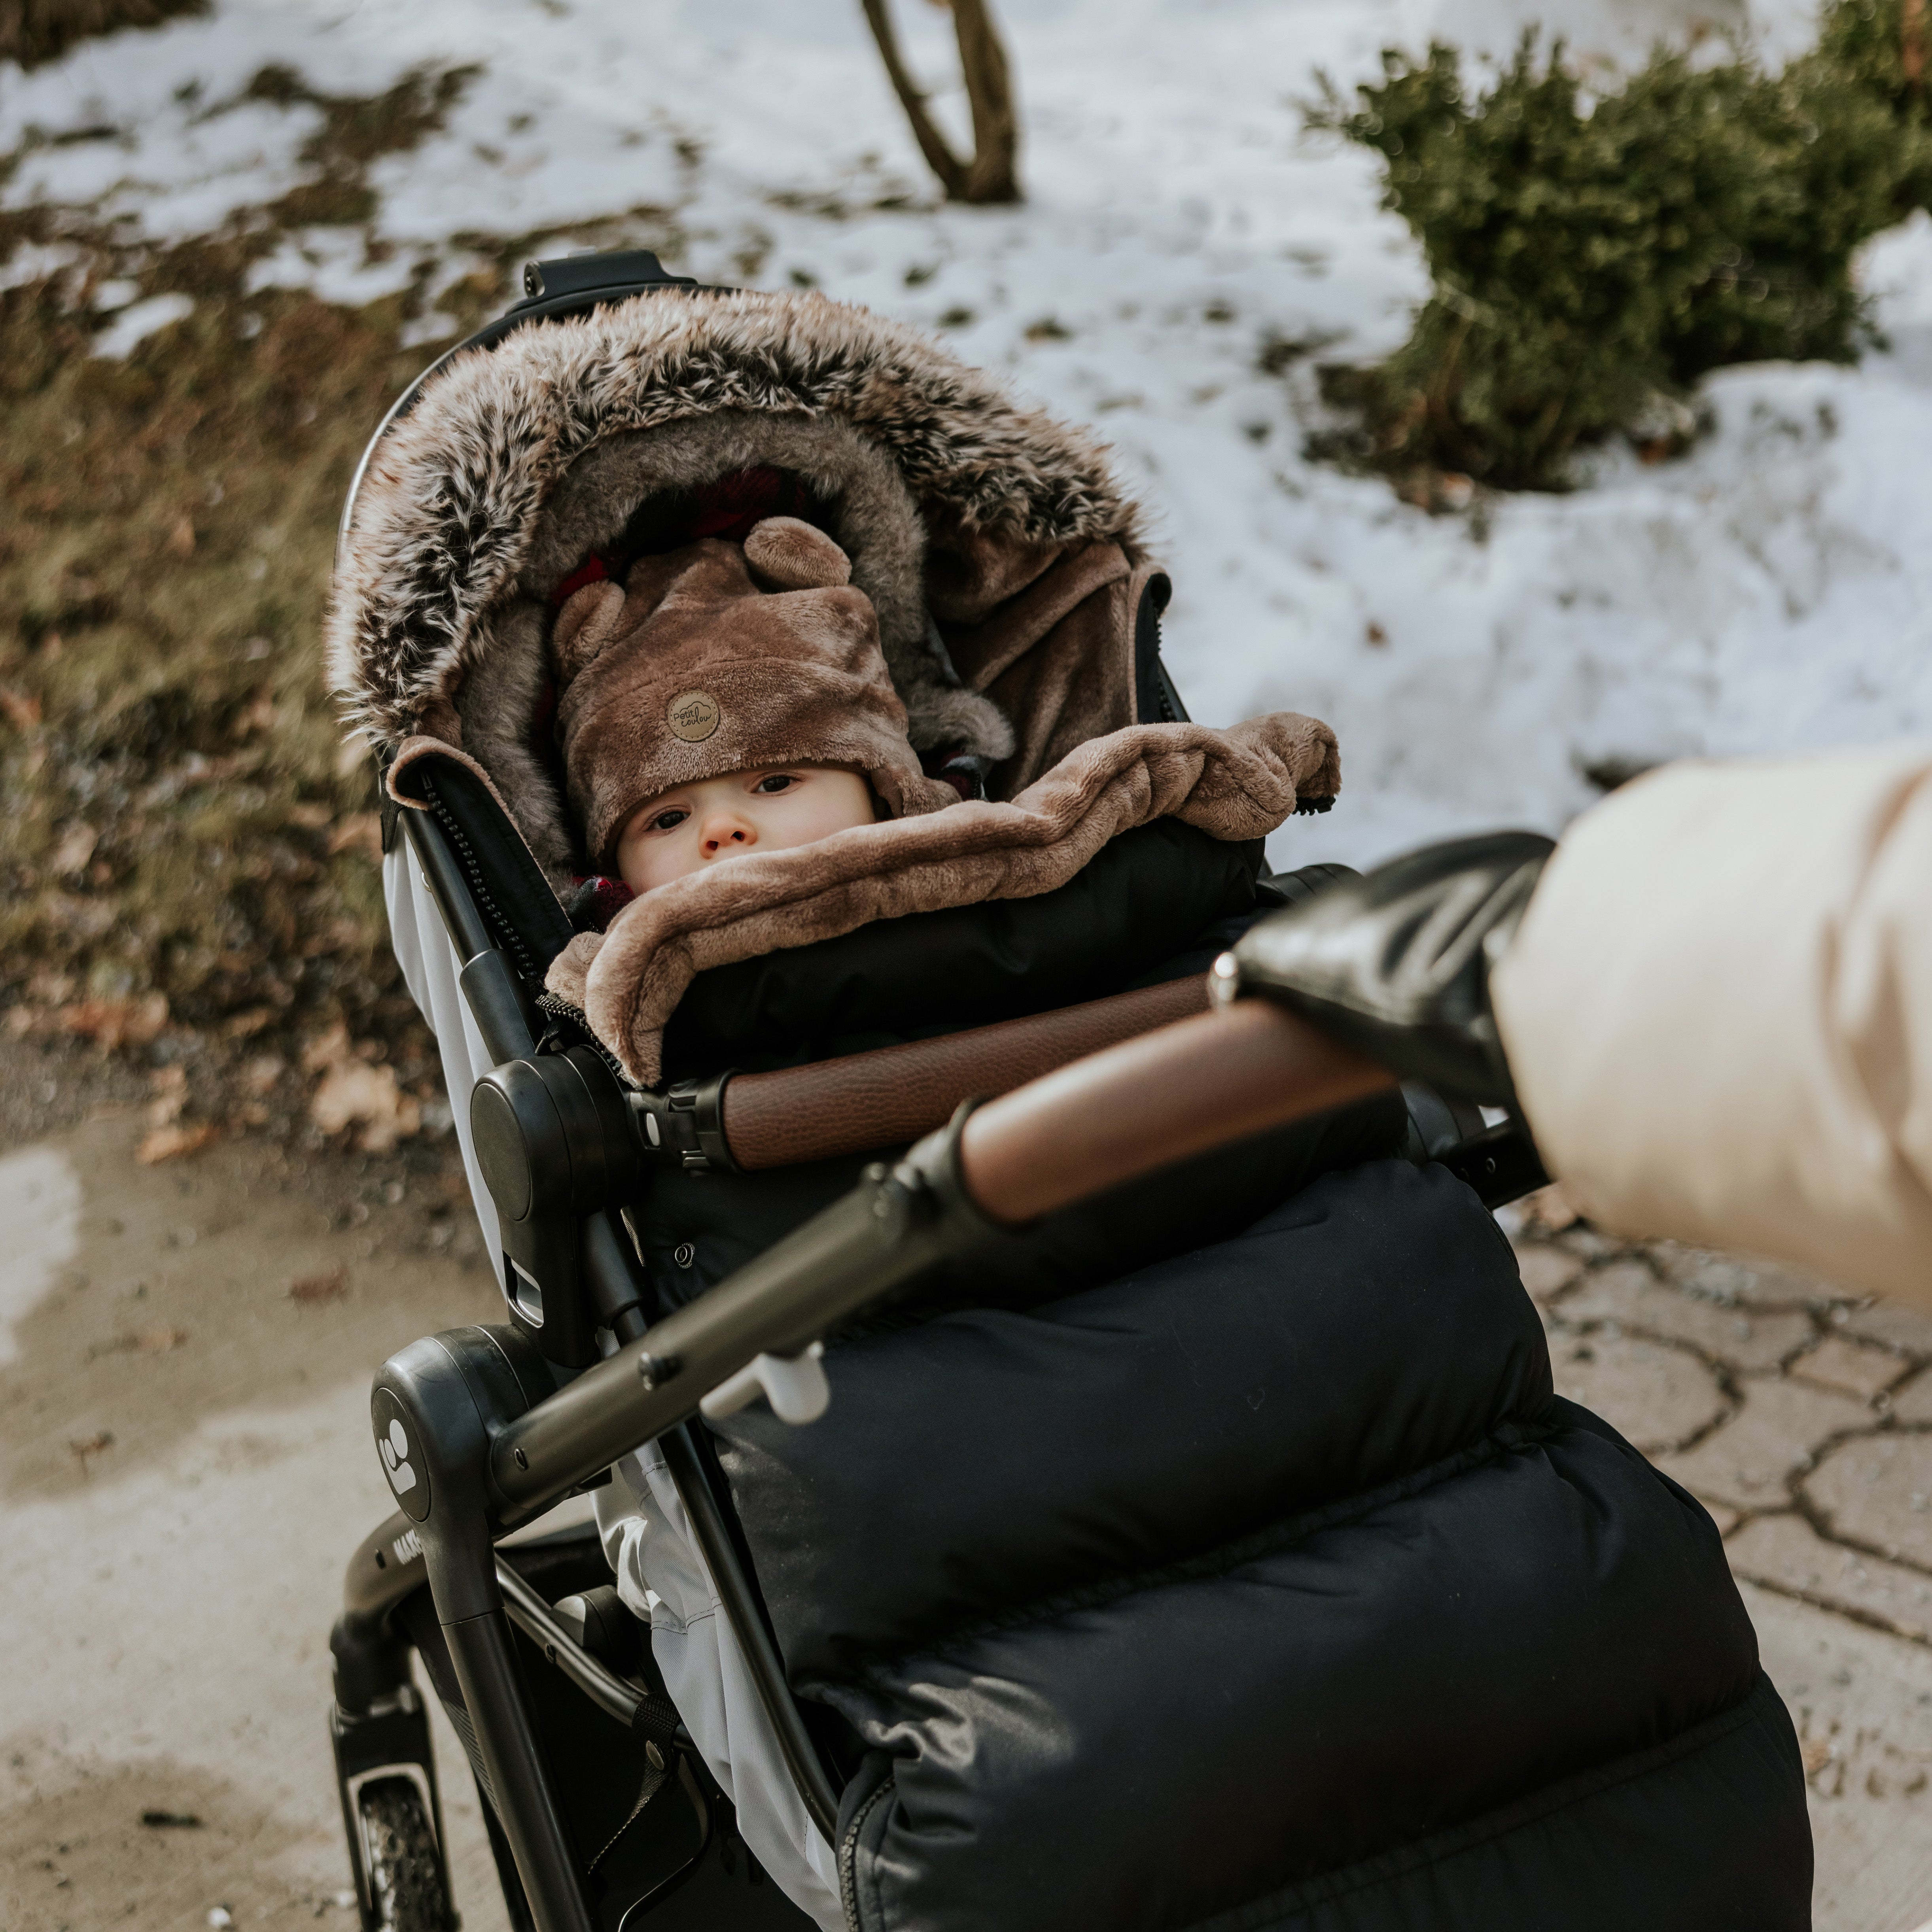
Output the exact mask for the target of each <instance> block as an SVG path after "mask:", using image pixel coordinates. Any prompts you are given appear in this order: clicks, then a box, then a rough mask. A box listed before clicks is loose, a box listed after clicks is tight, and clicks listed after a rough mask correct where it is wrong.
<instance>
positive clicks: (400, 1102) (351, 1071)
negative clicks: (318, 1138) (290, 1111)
mask: <svg viewBox="0 0 1932 1932" xmlns="http://www.w3.org/2000/svg"><path fill="white" fill-rule="evenodd" d="M381 1050H382V1049H380V1047H379V1046H377V1044H376V1043H375V1042H374V1041H373V1040H363V1041H361V1042H359V1043H356V1045H354V1046H352V1045H351V1044H350V1039H349V1029H348V1028H347V1027H346V1026H344V1025H343V1024H342V1023H341V1021H339V1020H338V1022H336V1024H335V1025H334V1026H332V1027H331V1028H329V1031H327V1032H326V1033H325V1034H321V1035H320V1037H317V1039H315V1040H312V1041H311V1042H310V1043H309V1046H308V1050H307V1051H306V1052H305V1053H304V1054H303V1055H302V1070H303V1071H304V1072H305V1073H320V1075H321V1076H322V1079H321V1080H320V1082H319V1083H318V1084H317V1087H316V1090H315V1092H314V1094H313V1095H312V1096H311V1097H310V1100H309V1103H308V1113H309V1118H310V1119H311V1120H312V1121H314V1123H315V1124H316V1125H317V1127H320V1129H321V1130H322V1131H323V1133H326V1134H328V1135H330V1136H335V1135H337V1134H341V1133H348V1132H350V1130H352V1129H353V1130H354V1132H353V1139H354V1143H355V1145H356V1147H358V1148H360V1149H361V1150H362V1152H363V1153H365V1154H388V1153H389V1152H390V1151H392V1149H393V1148H395V1145H396V1143H397V1142H398V1141H399V1140H407V1139H410V1137H411V1136H413V1135H415V1134H416V1133H419V1132H421V1130H422V1106H421V1104H420V1103H419V1102H418V1101H417V1100H416V1098H415V1097H414V1096H413V1095H412V1094H405V1093H404V1091H403V1090H402V1089H401V1087H400V1086H398V1085H397V1082H396V1073H395V1068H394V1067H386V1066H383V1065H382V1064H380V1062H378V1061H377V1060H376V1059H375V1058H374V1055H377V1053H380V1052H381Z"/></svg>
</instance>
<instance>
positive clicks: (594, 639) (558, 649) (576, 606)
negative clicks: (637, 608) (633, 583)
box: [550, 577, 624, 678]
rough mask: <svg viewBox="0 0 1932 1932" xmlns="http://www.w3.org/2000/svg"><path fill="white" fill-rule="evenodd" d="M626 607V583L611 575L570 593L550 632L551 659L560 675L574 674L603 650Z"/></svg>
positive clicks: (566, 676)
mask: <svg viewBox="0 0 1932 1932" xmlns="http://www.w3.org/2000/svg"><path fill="white" fill-rule="evenodd" d="M623 610H624V586H622V584H621V583H612V582H611V581H610V579H609V578H608V577H605V578H603V579H601V580H600V581H598V582H597V583H586V584H585V585H584V586H583V588H582V589H578V590H573V591H572V592H571V593H570V595H569V597H568V599H567V600H566V601H565V604H564V607H563V608H562V610H559V612H558V613H556V625H555V626H554V627H553V629H552V630H551V631H550V661H551V662H552V664H553V665H554V667H555V668H556V672H557V674H558V676H560V677H565V678H572V677H574V676H576V675H577V673H578V672H579V671H580V670H583V667H584V666H585V665H586V664H589V662H590V661H591V660H592V658H595V656H596V655H597V654H598V652H599V651H601V650H602V649H603V648H604V646H605V645H606V644H607V643H609V642H610V634H611V633H612V632H613V631H614V630H616V628H617V619H619V617H620V616H622V614H623Z"/></svg>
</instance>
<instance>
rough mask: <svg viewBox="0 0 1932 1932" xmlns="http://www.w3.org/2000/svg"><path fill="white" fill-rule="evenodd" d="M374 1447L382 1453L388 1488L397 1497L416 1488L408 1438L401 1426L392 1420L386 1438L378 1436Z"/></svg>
mask: <svg viewBox="0 0 1932 1932" xmlns="http://www.w3.org/2000/svg"><path fill="white" fill-rule="evenodd" d="M376 1441H377V1447H378V1448H380V1449H381V1451H382V1452H383V1468H384V1469H386V1470H388V1472H389V1487H390V1488H391V1489H392V1490H395V1493H397V1495H398V1496H401V1494H402V1493H403V1492H404V1490H413V1489H414V1488H415V1487H416V1472H415V1470H413V1469H411V1468H410V1463H409V1455H410V1439H409V1437H408V1436H407V1435H406V1434H405V1433H404V1430H403V1425H402V1424H401V1423H400V1422H398V1421H391V1423H390V1424H389V1434H388V1435H387V1436H378V1437H377V1439H376Z"/></svg>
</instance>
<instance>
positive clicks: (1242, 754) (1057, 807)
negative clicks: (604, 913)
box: [546, 712, 1341, 1086]
mask: <svg viewBox="0 0 1932 1932" xmlns="http://www.w3.org/2000/svg"><path fill="white" fill-rule="evenodd" d="M1340 782H1341V779H1340V761H1339V759H1338V757H1337V751H1336V745H1335V734H1334V732H1332V731H1331V730H1329V728H1328V726H1327V725H1325V724H1321V723H1319V722H1318V721H1316V719H1314V718H1304V717H1301V716H1299V715H1297V714H1296V713H1295V712H1275V713H1274V714H1273V715H1270V716H1268V717H1265V718H1250V719H1249V720H1248V721H1247V722H1246V723H1244V724H1237V725H1236V726H1235V727H1234V728H1233V729H1232V730H1226V731H1220V730H1211V729H1210V728H1208V727H1207V726H1205V725H1200V724H1135V725H1130V726H1129V727H1127V729H1125V730H1120V731H1115V732H1112V733H1109V735H1108V736H1105V737H1102V738H1094V739H1089V740H1088V742H1086V743H1085V744H1083V745H1080V746H1079V747H1078V748H1076V749H1075V750H1074V751H1072V752H1071V753H1070V754H1068V755H1067V757H1064V758H1063V759H1062V760H1061V762H1060V763H1058V764H1057V765H1055V766H1054V767H1053V769H1052V770H1051V771H1049V772H1047V773H1046V775H1044V776H1043V777H1042V778H1039V779H1037V780H1036V781H1034V783H1033V784H1031V785H1029V786H1028V787H1027V789H1026V790H1025V791H1023V792H1022V793H1020V794H1019V796H1018V797H1016V798H1015V799H1011V800H1010V801H1008V802H1004V803H998V804H995V803H993V802H989V801H985V800H968V801H962V802H961V803H959V804H958V805H948V806H947V807H945V808H944V809H943V810H941V811H932V812H926V813H922V814H919V816H917V817H908V818H898V819H892V820H887V821H886V822H885V823H881V824H877V825H864V826H857V827H856V828H855V829H853V830H851V831H849V832H835V833H834V834H833V835H832V837H830V838H823V839H820V841H818V842H817V844H811V845H802V846H799V847H796V848H794V849H793V850H790V851H787V852H772V853H764V854H761V855H754V856H751V857H749V858H744V859H731V860H730V861H728V862H724V863H721V864H718V865H710V866H707V867H706V868H705V869H704V870H703V871H700V872H694V873H692V874H690V875H689V876H688V877H685V878H682V879H676V880H672V881H671V883H670V884H668V885H665V886H658V888H657V889H656V890H655V892H646V893H645V894H644V895H643V897H642V898H638V899H636V900H634V901H632V902H631V904H629V905H628V906H626V907H625V908H624V910H622V912H621V913H619V914H618V916H617V917H616V919H614V920H613V921H612V922H611V925H610V930H609V931H608V932H604V933H594V932H586V933H580V934H579V935H577V938H575V939H574V940H573V941H571V943H570V944H569V945H568V947H565V950H563V952H562V953H560V954H559V955H558V956H557V958H556V959H555V960H554V961H553V962H552V964H551V966H550V972H549V974H548V976H547V980H546V984H547V986H548V988H549V990H550V992H552V993H553V994H555V995H556V996H557V997H558V998H560V999H563V1000H566V1001H568V1002H569V1003H570V1004H571V1005H572V1006H574V1007H578V1008H579V1009H580V1010H582V1012H583V1014H584V1016H586V1019H588V1021H589V1025H590V1028H591V1031H592V1032H593V1033H595V1034H596V1036H597V1037H598V1039H599V1040H601V1041H602V1042H603V1043H604V1045H605V1046H607V1047H609V1048H610V1050H611V1052H613V1053H614V1054H616V1056H617V1058H618V1059H619V1061H621V1062H622V1064H623V1067H624V1069H625V1071H626V1072H627V1073H629V1074H630V1076H631V1078H632V1079H634V1080H637V1081H638V1082H641V1083H642V1084H643V1085H645V1086H653V1085H655V1084H656V1082H657V1081H658V1076H659V1073H660V1070H661V1047H662V1043H663V1036H664V1023H665V1022H666V1021H667V1020H668V1019H670V1015H671V1013H672V1012H673V1010H674V1009H675V1008H676V1005H677V1003H678V1001H679V1000H680V999H681V998H682V997H683V995H684V991H685V988H686V987H687V986H689V985H690V983H691V980H692V979H693V977H694V976H695V975H696V974H699V973H701V972H703V971H706V969H707V968H710V967H713V966H725V965H730V964H732V963H733V962H735V961H737V960H739V959H751V958H753V957H755V956H758V955H760V954H763V953H776V952H778V951H780V950H782V949H784V948H785V947H793V946H808V945H810V944H812V943H813V942H814V941H817V940H821V939H832V938H836V937H837V936H838V935H839V934H841V933H845V932H851V931H853V929H855V928H856V927H858V926H864V925H865V924H867V923H868V922H870V921H871V920H873V919H897V918H899V917H901V916H903V915H904V914H905V913H916V912H935V911H938V910H941V908H943V907H949V906H961V905H973V904H979V903H980V902H981V901H984V900H987V899H998V898H1029V897H1031V896H1032V895H1034V894H1035V893H1038V892H1052V890H1053V889H1055V887H1056V886H1062V885H1064V884H1065V883H1067V880H1069V879H1070V878H1072V877H1073V875H1074V874H1075V873H1076V872H1077V871H1079V869H1080V868H1081V867H1082V866H1083V865H1085V864H1086V862H1087V861H1088V859H1091V857H1092V856H1094V853H1096V852H1097V851H1098V850H1100V847H1102V846H1103V845H1104V844H1106V842H1107V841H1109V839H1110V838H1116V837H1118V835H1120V834H1121V832H1126V831H1128V830H1130V829H1132V828H1133V826H1136V825H1143V824H1145V823H1147V822H1148V820H1151V819H1155V818H1162V817H1175V818H1179V819H1181V820H1184V821H1185V822H1186V823H1188V824H1190V825H1196V826H1199V827H1200V828H1201V829H1202V830H1203V831H1205V832H1209V833H1211V834H1212V835H1214V837H1215V838H1227V839H1242V838H1260V837H1262V835H1265V833H1268V832H1272V831H1273V830H1274V829H1275V828H1276V827H1277V826H1278V825H1280V824H1281V823H1283V820H1286V818H1287V817H1289V814H1291V813H1292V812H1293V811H1295V808H1296V806H1297V805H1298V804H1306V803H1307V802H1310V801H1312V800H1315V799H1321V800H1324V801H1325V800H1327V799H1331V798H1332V797H1333V796H1334V794H1335V792H1336V790H1337V787H1339V785H1340Z"/></svg>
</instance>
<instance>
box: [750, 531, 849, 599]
mask: <svg viewBox="0 0 1932 1932" xmlns="http://www.w3.org/2000/svg"><path fill="white" fill-rule="evenodd" d="M745 565H746V567H747V568H748V569H749V570H750V571H751V575H752V577H753V578H754V580H756V582H757V585H758V587H759V589H761V590H829V589H833V588H834V587H835V586H837V585H838V584H841V583H850V582H851V580H852V562H851V559H850V558H849V557H848V556H847V555H846V554H845V553H844V551H843V550H841V549H840V548H839V547H838V545H837V544H835V543H834V542H833V541H832V539H831V538H829V536H827V535H826V534H825V532H823V530H821V529H817V528H816V527H815V526H814V525H812V524H811V523H806V522H805V521H804V520H802V518H800V517H766V518H765V519H764V520H763V522H762V523H754V525H753V526H751V534H750V535H748V536H747V537H746V538H745Z"/></svg>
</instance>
